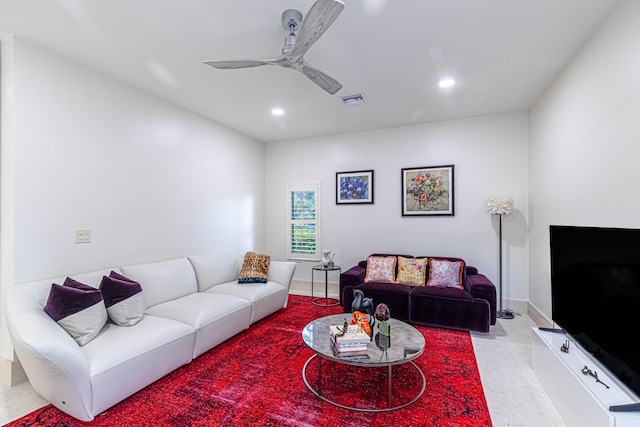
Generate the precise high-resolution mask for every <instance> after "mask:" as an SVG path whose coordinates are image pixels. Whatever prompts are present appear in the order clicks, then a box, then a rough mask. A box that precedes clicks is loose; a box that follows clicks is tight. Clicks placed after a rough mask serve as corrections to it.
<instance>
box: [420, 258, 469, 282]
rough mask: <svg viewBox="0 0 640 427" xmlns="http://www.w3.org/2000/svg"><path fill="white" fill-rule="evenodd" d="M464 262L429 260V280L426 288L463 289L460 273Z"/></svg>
mask: <svg viewBox="0 0 640 427" xmlns="http://www.w3.org/2000/svg"><path fill="white" fill-rule="evenodd" d="M463 271H464V262H462V261H449V260H446V259H437V258H429V279H428V280H427V286H439V287H443V288H458V289H464V286H462V272H463Z"/></svg>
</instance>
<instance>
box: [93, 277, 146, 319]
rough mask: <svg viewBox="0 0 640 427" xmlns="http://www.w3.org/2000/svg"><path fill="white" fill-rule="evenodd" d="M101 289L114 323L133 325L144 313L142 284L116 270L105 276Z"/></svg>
mask: <svg viewBox="0 0 640 427" xmlns="http://www.w3.org/2000/svg"><path fill="white" fill-rule="evenodd" d="M100 291H102V296H103V298H104V305H105V306H106V307H107V313H108V314H109V318H110V319H111V321H113V323H115V324H116V325H118V326H133V325H135V324H136V323H138V322H139V321H140V320H141V319H142V315H143V314H144V298H143V297H142V286H140V283H138V282H135V281H133V280H131V279H129V278H127V277H125V276H123V275H122V274H118V273H116V272H115V271H112V272H111V273H109V276H103V277H102V282H100Z"/></svg>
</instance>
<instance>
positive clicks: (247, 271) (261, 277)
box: [238, 251, 271, 283]
mask: <svg viewBox="0 0 640 427" xmlns="http://www.w3.org/2000/svg"><path fill="white" fill-rule="evenodd" d="M269 263H271V257H270V256H269V255H265V254H259V253H256V252H252V251H249V252H247V253H246V254H245V255H244V262H243V263H242V268H241V269H240V275H239V276H238V283H267V279H268V278H269Z"/></svg>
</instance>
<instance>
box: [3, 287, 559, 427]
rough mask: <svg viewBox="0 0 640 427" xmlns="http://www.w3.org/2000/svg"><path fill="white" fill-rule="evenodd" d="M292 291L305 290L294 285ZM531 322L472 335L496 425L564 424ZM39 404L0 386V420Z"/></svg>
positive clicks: (525, 319)
mask: <svg viewBox="0 0 640 427" xmlns="http://www.w3.org/2000/svg"><path fill="white" fill-rule="evenodd" d="M323 291H324V289H323ZM292 292H294V293H300V294H306V295H308V294H309V292H308V291H304V290H300V289H298V290H296V289H295V287H294V288H293V289H292ZM516 312H517V310H516ZM535 326H536V325H535V323H534V321H533V320H532V319H531V318H530V317H529V316H527V315H526V314H519V315H517V316H516V317H515V319H510V320H500V319H499V320H498V322H497V324H496V325H495V326H492V327H491V331H490V332H489V333H488V334H480V333H472V334H471V339H472V342H473V347H474V351H475V354H476V360H477V362H478V368H479V370H480V377H481V379H482V385H483V388H484V392H485V396H486V399H487V404H488V406H489V412H490V413H491V419H492V422H493V425H494V426H495V427H507V426H513V427H547V426H548V427H556V426H557V427H566V423H565V422H564V421H563V419H562V417H561V416H560V414H559V413H558V411H557V409H556V408H555V406H554V405H553V403H552V402H551V400H550V399H549V397H548V396H547V394H546V393H545V391H544V389H543V387H542V385H541V384H540V382H539V381H538V379H537V377H536V376H535V374H534V373H533V370H532V368H531V328H533V327H535ZM44 404H45V402H44V401H43V400H42V398H40V397H39V396H38V395H37V393H35V392H34V390H33V388H32V387H31V386H30V384H29V383H28V382H26V383H22V384H19V385H17V386H14V387H12V388H8V387H6V386H2V387H0V425H4V424H5V423H7V422H9V421H11V420H14V419H16V418H19V417H21V416H23V415H25V414H27V413H29V412H31V411H33V410H35V409H37V408H39V407H41V406H43V405H44Z"/></svg>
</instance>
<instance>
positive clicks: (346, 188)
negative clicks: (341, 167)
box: [336, 170, 373, 205]
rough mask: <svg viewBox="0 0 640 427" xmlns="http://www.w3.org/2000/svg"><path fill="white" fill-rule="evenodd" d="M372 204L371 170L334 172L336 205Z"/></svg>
mask: <svg viewBox="0 0 640 427" xmlns="http://www.w3.org/2000/svg"><path fill="white" fill-rule="evenodd" d="M366 203H373V170H368V171H355V172H336V204H337V205H343V204H344V205H346V204H366Z"/></svg>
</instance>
